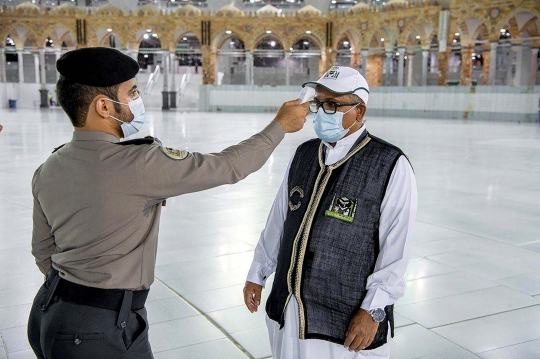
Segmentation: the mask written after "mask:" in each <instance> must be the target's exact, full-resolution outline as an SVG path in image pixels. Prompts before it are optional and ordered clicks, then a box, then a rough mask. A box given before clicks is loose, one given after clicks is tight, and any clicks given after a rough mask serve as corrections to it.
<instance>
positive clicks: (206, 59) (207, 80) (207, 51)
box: [201, 45, 217, 85]
mask: <svg viewBox="0 0 540 359" xmlns="http://www.w3.org/2000/svg"><path fill="white" fill-rule="evenodd" d="M201 52H202V63H203V64H202V70H203V84H204V85H215V84H217V82H216V78H217V67H216V59H217V56H216V54H215V53H212V50H211V48H210V46H209V45H204V46H201Z"/></svg>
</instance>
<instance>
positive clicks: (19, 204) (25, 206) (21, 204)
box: [2, 197, 33, 210]
mask: <svg viewBox="0 0 540 359" xmlns="http://www.w3.org/2000/svg"><path fill="white" fill-rule="evenodd" d="M19 198H21V197H19ZM2 200H3V201H6V202H9V203H12V204H16V205H18V206H21V207H24V208H27V209H29V210H32V209H33V208H32V207H31V206H27V205H25V204H23V203H18V202H14V201H12V200H10V199H5V198H4V199H2Z"/></svg>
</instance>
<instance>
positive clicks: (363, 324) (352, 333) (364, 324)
mask: <svg viewBox="0 0 540 359" xmlns="http://www.w3.org/2000/svg"><path fill="white" fill-rule="evenodd" d="M378 328H379V323H377V322H376V321H374V320H373V318H372V317H371V315H369V313H368V312H366V311H365V310H363V309H360V310H359V311H358V312H357V313H356V314H355V315H354V317H353V318H352V319H351V322H350V323H349V330H348V331H347V333H346V335H347V337H346V338H345V343H344V344H343V345H344V346H345V348H348V349H349V351H355V352H357V353H358V352H359V351H360V350H363V349H365V348H367V347H368V346H369V345H370V344H371V342H372V341H373V338H375V333H377V329H378Z"/></svg>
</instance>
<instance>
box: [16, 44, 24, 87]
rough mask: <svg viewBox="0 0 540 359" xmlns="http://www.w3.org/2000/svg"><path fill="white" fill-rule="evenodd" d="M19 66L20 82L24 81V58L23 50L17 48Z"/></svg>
mask: <svg viewBox="0 0 540 359" xmlns="http://www.w3.org/2000/svg"><path fill="white" fill-rule="evenodd" d="M17 66H18V69H19V83H20V84H22V83H24V60H23V52H22V50H17Z"/></svg>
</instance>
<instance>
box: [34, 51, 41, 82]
mask: <svg viewBox="0 0 540 359" xmlns="http://www.w3.org/2000/svg"><path fill="white" fill-rule="evenodd" d="M33 55H34V82H35V83H36V84H38V83H39V82H40V81H39V54H33Z"/></svg>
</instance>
